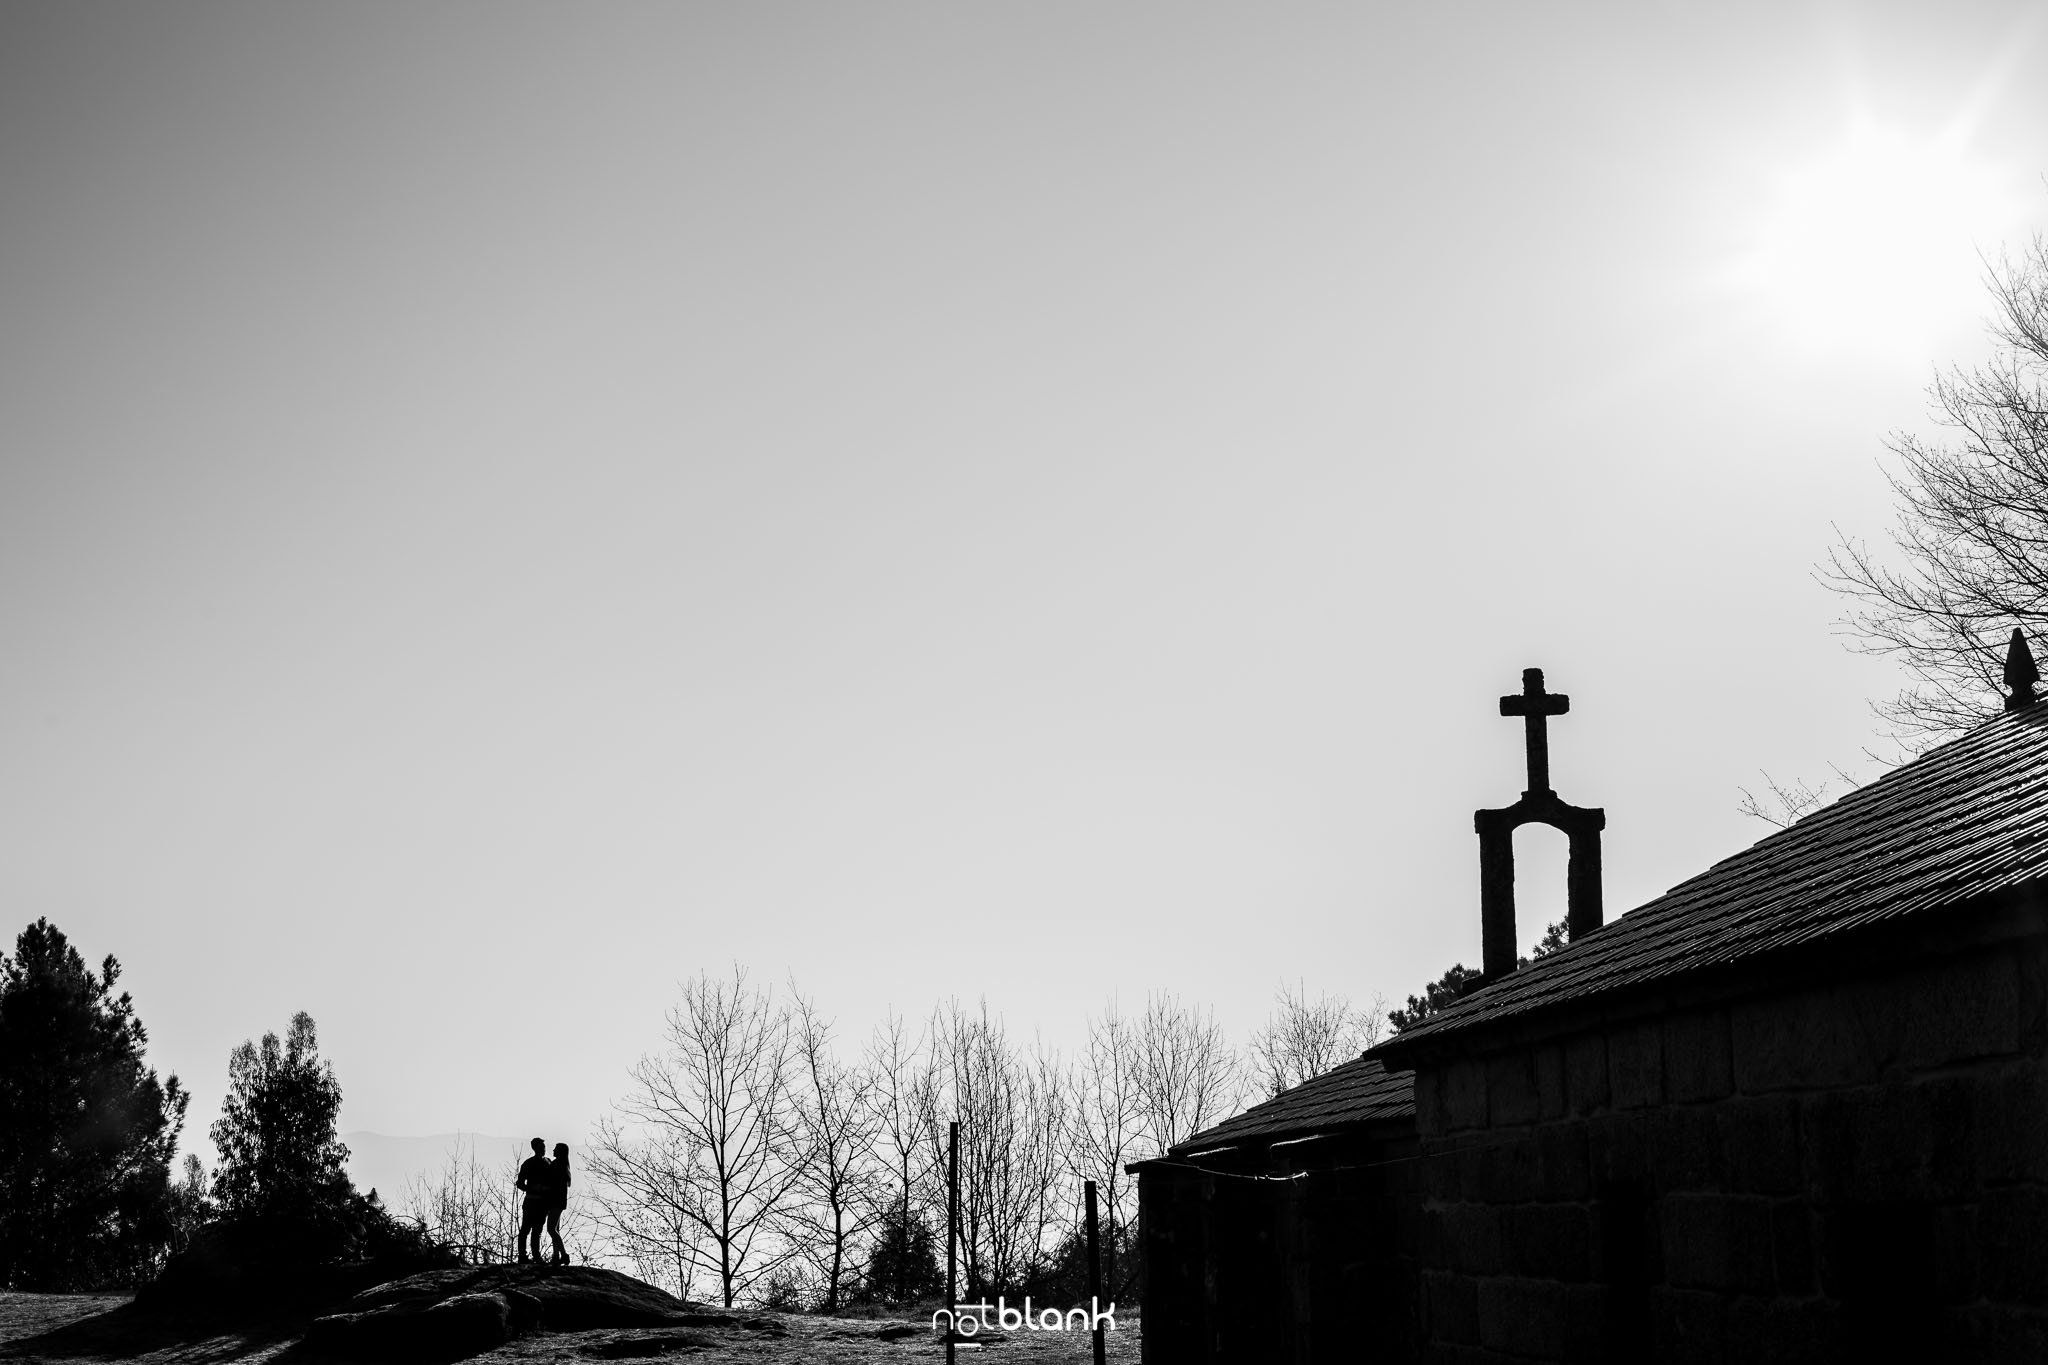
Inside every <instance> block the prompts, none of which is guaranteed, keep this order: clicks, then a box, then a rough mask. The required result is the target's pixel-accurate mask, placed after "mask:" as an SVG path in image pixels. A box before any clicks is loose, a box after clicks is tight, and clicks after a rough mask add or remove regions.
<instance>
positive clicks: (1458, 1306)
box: [1148, 939, 2048, 1362]
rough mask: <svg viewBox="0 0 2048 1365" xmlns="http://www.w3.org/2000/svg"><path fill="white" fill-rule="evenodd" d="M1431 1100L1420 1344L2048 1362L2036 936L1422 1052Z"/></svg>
mask: <svg viewBox="0 0 2048 1365" xmlns="http://www.w3.org/2000/svg"><path fill="white" fill-rule="evenodd" d="M1415 1097H1416V1109H1417V1115H1416V1121H1417V1128H1418V1134H1419V1138H1420V1141H1421V1145H1422V1150H1423V1152H1424V1154H1425V1156H1424V1159H1423V1160H1421V1161H1419V1162H1417V1163H1416V1170H1417V1175H1416V1185H1417V1193H1418V1195H1419V1200H1420V1207H1419V1228H1418V1231H1417V1236H1418V1238H1419V1246H1418V1254H1419V1259H1420V1262H1421V1266H1422V1270H1421V1288H1420V1298H1421V1329H1422V1333H1423V1336H1424V1339H1425V1340H1426V1341H1427V1342H1428V1343H1429V1345H1428V1347H1427V1348H1426V1350H1425V1358H1426V1359H1430V1360H1435V1361H1444V1362H1480V1361H1510V1360H1513V1361H1565V1360H1571V1361H1594V1360H1614V1361H1641V1360H1647V1359H1654V1360H1659V1361H1674V1362H1677V1361H1716V1362H1718V1361H1766V1360H1780V1359H1782V1360H1795V1359H1796V1360H1827V1359H1880V1358H1883V1359H1905V1358H1914V1357H1917V1358H1922V1359H1945V1358H1954V1359H1969V1360H2013V1361H2021V1360H2025V1361H2042V1360H2048V945H2044V943H2043V942H2042V941H2041V940H2039V939H2027V940H2021V941H2018V942H2017V943H2008V944H2006V945H2003V946H1999V947H1991V948H1982V949H1977V950H1973V951H1971V952H1969V953H1965V954H1958V955H1955V956H1951V957H1947V958H1944V959H1942V960H1939V961H1931V962H1921V963H1917V964H1914V965H1912V966H1910V967H1902V968H1896V969H1891V970H1884V969H1870V970H1869V971H1868V972H1867V973H1866V974H1865V975H1864V976H1863V977H1861V978H1860V979H1854V980H1844V981H1838V982H1832V983H1824V984H1815V985H1807V986H1802V987H1797V988H1794V989H1791V990H1789V991H1786V990H1783V989H1778V990H1776V991H1774V992H1770V993H1759V994H1757V995H1754V996H1752V997H1751V998H1748V999H1736V1000H1734V1001H1732V1002H1730V1003H1726V1004H1720V1005H1701V1004H1695V1005H1691V1006H1688V1007H1685V1008H1673V1009H1670V1010H1668V1011H1666V1012H1663V1013H1659V1014H1652V1015H1648V1016H1645V1017H1641V1018H1638V1019H1636V1020H1634V1021H1632V1022H1624V1023H1615V1024H1608V1025H1602V1026H1599V1027H1589V1028H1588V1029H1587V1030H1585V1031H1583V1032H1580V1033H1578V1034H1576V1035H1571V1036H1566V1037H1564V1038H1561V1039H1558V1040H1556V1041H1550V1042H1545V1043H1541V1044H1536V1045H1521V1046H1517V1047H1514V1048H1511V1049H1508V1050H1504V1051H1500V1052H1498V1053H1496V1054H1493V1055H1486V1056H1474V1057H1468V1058H1465V1059H1461V1060H1456V1061H1451V1062H1448V1063H1445V1064H1442V1065H1437V1066H1422V1067H1419V1068H1418V1069H1417V1073H1416V1088H1415ZM1148 1326H1149V1323H1148ZM1902 1353H1903V1354H1902Z"/></svg>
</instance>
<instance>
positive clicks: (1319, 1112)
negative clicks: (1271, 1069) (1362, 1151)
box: [1172, 1057, 1415, 1156]
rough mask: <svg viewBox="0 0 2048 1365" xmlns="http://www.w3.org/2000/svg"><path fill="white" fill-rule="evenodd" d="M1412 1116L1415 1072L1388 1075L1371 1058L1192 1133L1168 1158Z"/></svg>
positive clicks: (1317, 1078)
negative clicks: (1206, 1148)
mask: <svg viewBox="0 0 2048 1365" xmlns="http://www.w3.org/2000/svg"><path fill="white" fill-rule="evenodd" d="M1414 1113H1415V1073H1414V1072H1412V1071H1389V1070H1387V1069H1386V1068H1385V1067H1384V1066H1381V1065H1380V1063H1379V1061H1378V1060H1377V1059H1375V1058H1372V1057H1360V1058H1357V1059H1356V1060H1354V1061H1349V1062H1346V1063H1344V1065H1342V1066H1340V1067H1338V1068H1337V1069H1336V1070H1334V1071H1326V1072H1324V1073H1323V1074H1322V1075H1320V1076H1317V1077H1314V1078H1313V1079H1311V1080H1306V1081H1303V1082H1302V1083H1301V1084H1300V1085H1297V1086H1295V1087H1294V1089H1292V1090H1288V1091H1283V1092H1282V1093H1281V1094H1278V1095H1275V1096H1274V1097H1273V1098H1272V1099H1270V1100H1267V1101H1266V1102H1265V1103H1264V1104H1255V1105H1253V1106H1252V1107H1251V1108H1249V1109H1247V1110H1245V1111H1244V1112H1243V1113H1242V1114H1239V1115H1237V1116H1236V1117H1235V1118H1228V1119H1225V1120H1224V1121H1223V1122H1221V1123H1219V1124H1217V1125H1216V1126H1215V1127H1214V1128H1210V1129H1208V1130H1206V1131H1204V1132H1200V1133H1197V1134H1195V1135H1194V1136H1193V1137H1191V1138H1189V1139H1188V1140H1187V1141H1185V1142H1183V1143H1180V1144H1179V1145H1177V1146H1176V1147H1174V1149H1173V1153H1172V1154H1173V1155H1175V1156H1182V1155H1186V1154H1187V1153H1190V1152H1196V1151H1200V1150H1201V1149H1202V1148H1205V1147H1224V1146H1231V1145H1234V1144H1237V1143H1240V1142H1244V1141H1247V1140H1254V1139H1256V1140H1261V1141H1263V1140H1265V1139H1269V1138H1274V1137H1280V1136H1283V1135H1287V1134H1297V1133H1308V1132H1324V1131H1327V1130H1329V1129H1332V1128H1339V1127H1344V1126H1348V1125H1351V1124H1359V1123H1371V1122H1372V1121H1374V1120H1375V1119H1398V1118H1407V1117H1409V1116H1411V1115H1413V1114H1414Z"/></svg>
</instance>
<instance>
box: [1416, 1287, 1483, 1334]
mask: <svg viewBox="0 0 2048 1365" xmlns="http://www.w3.org/2000/svg"><path fill="white" fill-rule="evenodd" d="M1422 1311H1423V1326H1424V1329H1425V1332H1426V1334H1427V1335H1428V1336H1429V1337H1430V1338H1431V1339H1433V1340H1436V1341H1440V1342H1462V1343H1468V1344H1476V1343H1477V1342H1478V1340H1479V1297H1478V1285H1477V1282H1476V1281H1474V1280H1473V1279H1472V1277H1471V1276H1469V1275H1456V1274H1452V1273H1450V1272H1448V1271H1442V1270H1431V1271H1426V1272H1424V1274H1423V1277H1422Z"/></svg>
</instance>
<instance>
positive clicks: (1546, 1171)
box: [1534, 1123, 1593, 1203]
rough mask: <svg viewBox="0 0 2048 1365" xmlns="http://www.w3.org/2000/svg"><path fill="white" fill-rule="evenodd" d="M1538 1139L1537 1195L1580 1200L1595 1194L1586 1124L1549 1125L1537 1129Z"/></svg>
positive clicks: (1554, 1200)
mask: <svg viewBox="0 0 2048 1365" xmlns="http://www.w3.org/2000/svg"><path fill="white" fill-rule="evenodd" d="M1535 1143H1536V1183H1535V1187H1534V1197H1535V1198H1537V1199H1542V1200H1547V1201H1552V1202H1556V1201H1565V1202H1571V1203H1577V1202H1580V1201H1583V1200H1585V1199H1587V1198H1590V1197H1591V1195H1592V1192H1593V1176H1592V1168H1591V1164H1590V1162H1589V1160H1588V1158H1587V1155H1586V1127H1585V1125H1584V1124H1580V1123H1553V1124H1549V1125H1546V1126H1545V1127H1542V1128H1539V1129H1537V1130H1536V1136H1535Z"/></svg>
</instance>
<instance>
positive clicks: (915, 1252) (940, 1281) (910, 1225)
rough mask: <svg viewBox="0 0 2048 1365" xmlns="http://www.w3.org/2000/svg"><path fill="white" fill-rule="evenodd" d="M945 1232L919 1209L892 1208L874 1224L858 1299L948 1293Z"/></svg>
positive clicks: (906, 1299) (914, 1298) (913, 1298)
mask: <svg viewBox="0 0 2048 1365" xmlns="http://www.w3.org/2000/svg"><path fill="white" fill-rule="evenodd" d="M941 1240H942V1235H941V1234H939V1233H935V1232H933V1231H932V1225H931V1224H930V1223H927V1222H926V1221H925V1220H924V1219H923V1218H921V1217H919V1216H918V1215H917V1214H916V1213H911V1214H910V1215H909V1216H908V1218H906V1217H905V1215H904V1211H903V1209H902V1208H900V1207H897V1208H891V1209H890V1210H889V1211H888V1212H886V1213H884V1214H883V1215H882V1216H881V1219H880V1221H879V1222H877V1224H876V1226H875V1232H874V1241H873V1243H872V1244H871V1245H870V1248H869V1251H868V1263H867V1270H866V1273H865V1274H864V1275H863V1276H862V1277H861V1278H862V1281H863V1283H862V1286H861V1292H860V1295H859V1301H860V1302H864V1303H898V1304H901V1303H917V1302H919V1301H920V1300H923V1299H930V1298H943V1297H944V1296H945V1293H946V1266H945V1257H944V1255H943V1254H942V1252H941V1246H940V1243H941Z"/></svg>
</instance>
